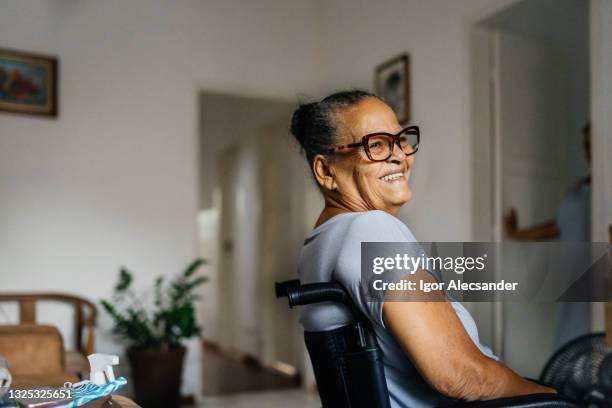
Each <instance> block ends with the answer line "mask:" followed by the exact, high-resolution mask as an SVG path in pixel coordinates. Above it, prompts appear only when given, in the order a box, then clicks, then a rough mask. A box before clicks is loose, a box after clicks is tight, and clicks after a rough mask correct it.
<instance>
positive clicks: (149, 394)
mask: <svg viewBox="0 0 612 408" xmlns="http://www.w3.org/2000/svg"><path fill="white" fill-rule="evenodd" d="M203 264H204V260H203V259H196V260H195V261H193V262H192V263H191V264H189V265H188V266H187V267H186V268H185V270H184V271H183V272H182V273H181V274H180V275H178V276H177V277H175V278H173V279H172V280H170V281H169V282H167V283H166V282H165V281H164V278H163V277H161V276H160V277H158V278H157V279H156V280H155V285H154V296H153V304H152V305H151V307H147V306H146V304H145V301H144V298H143V297H142V296H137V295H136V294H135V293H134V292H133V291H132V289H131V284H132V281H133V276H132V273H130V272H129V271H128V270H127V269H125V268H121V269H120V271H119V281H118V282H117V285H116V286H115V288H114V292H113V298H112V301H108V300H102V301H101V304H102V307H103V308H104V310H106V311H107V312H108V314H109V315H110V316H111V317H112V319H113V322H114V325H113V333H114V334H116V335H118V336H119V337H121V338H123V339H124V340H126V341H127V343H128V345H127V346H128V347H127V356H128V360H129V362H130V366H131V369H132V376H133V384H134V392H135V394H136V395H135V397H136V401H137V402H138V403H139V404H140V405H142V406H143V407H147V408H155V407H164V408H169V407H178V406H179V401H180V386H181V374H182V372H183V360H184V357H185V347H184V346H183V345H182V341H183V340H186V339H188V338H191V337H193V336H197V335H199V334H200V327H199V326H198V322H197V319H196V312H195V307H194V301H196V300H197V299H198V296H197V295H196V294H195V293H194V290H195V289H196V288H197V287H198V286H199V285H201V284H202V283H204V282H206V281H207V277H206V276H202V275H199V274H197V273H196V272H197V270H198V269H199V268H200V266H202V265H203Z"/></svg>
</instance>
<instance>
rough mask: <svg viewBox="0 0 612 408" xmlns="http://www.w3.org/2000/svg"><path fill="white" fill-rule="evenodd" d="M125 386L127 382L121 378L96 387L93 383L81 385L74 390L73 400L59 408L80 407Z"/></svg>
mask: <svg viewBox="0 0 612 408" xmlns="http://www.w3.org/2000/svg"><path fill="white" fill-rule="evenodd" d="M125 384H127V380H126V379H125V378H123V377H119V378H117V379H116V380H115V381H113V382H110V383H108V384H104V385H96V384H93V383H88V384H85V385H82V386H80V387H77V388H75V389H74V398H73V400H72V401H71V402H70V403H69V404H66V405H62V406H61V408H74V407H80V406H82V405H85V404H87V403H88V402H91V401H94V400H97V399H99V398H102V397H105V396H107V395H109V394H112V393H113V392H115V391H117V390H118V389H119V388H121V387H123V386H124V385H125Z"/></svg>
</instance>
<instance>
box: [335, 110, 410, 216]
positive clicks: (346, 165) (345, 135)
mask: <svg viewBox="0 0 612 408" xmlns="http://www.w3.org/2000/svg"><path fill="white" fill-rule="evenodd" d="M336 125H337V128H338V139H339V140H337V143H338V145H344V144H349V143H355V142H361V138H362V137H363V136H365V135H367V134H370V133H377V132H385V133H391V134H396V133H398V132H399V131H401V130H402V127H401V126H400V124H399V123H398V122H397V117H396V116H395V113H394V112H393V110H391V108H390V107H389V106H387V105H386V104H385V103H384V102H382V101H380V100H379V99H377V98H366V99H364V100H362V101H361V102H360V103H359V104H358V105H357V106H355V107H353V108H349V109H346V110H344V111H341V112H340V113H338V114H337V115H336ZM413 163H414V155H411V156H406V154H405V153H404V152H403V151H401V150H400V148H399V146H397V144H395V145H394V148H393V154H392V155H391V157H389V158H388V159H387V160H385V161H381V162H373V161H370V160H369V159H368V157H367V155H366V153H365V151H364V149H363V147H357V148H354V149H349V150H348V151H345V152H342V153H338V154H337V155H336V157H335V158H334V159H333V160H332V161H331V162H330V164H329V167H330V172H331V174H332V176H333V178H334V181H335V186H336V189H335V190H334V192H333V194H334V195H335V196H336V197H335V199H336V200H338V201H340V203H341V204H343V205H344V206H347V207H348V208H349V209H351V210H352V211H368V210H382V211H386V212H388V213H390V214H396V213H397V212H398V211H399V209H400V207H401V206H402V205H404V204H405V203H406V202H408V201H409V200H410V198H411V197H412V192H411V191H410V187H409V186H408V179H409V177H410V173H411V170H412V165H413Z"/></svg>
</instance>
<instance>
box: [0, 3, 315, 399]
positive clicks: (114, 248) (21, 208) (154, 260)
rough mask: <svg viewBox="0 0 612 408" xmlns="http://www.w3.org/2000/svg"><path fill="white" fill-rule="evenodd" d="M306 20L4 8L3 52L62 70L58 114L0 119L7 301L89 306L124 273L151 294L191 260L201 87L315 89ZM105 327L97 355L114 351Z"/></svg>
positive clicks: (198, 8) (310, 15) (225, 9)
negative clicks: (35, 298)
mask: <svg viewBox="0 0 612 408" xmlns="http://www.w3.org/2000/svg"><path fill="white" fill-rule="evenodd" d="M314 16H315V14H314V7H313V5H312V4H311V3H309V2H298V1H294V2H285V1H281V0H263V1H258V2H250V1H247V0H244V1H233V2H230V1H221V0H219V1H206V2H204V1H196V0H193V1H190V0H181V1H180V2H175V1H161V0H155V1H151V0H137V1H129V2H125V1H121V0H107V1H98V0H9V1H3V2H2V5H0V46H1V47H5V48H15V49H22V50H29V51H35V52H41V53H47V54H54V55H57V56H58V57H59V59H60V116H59V118H58V119H42V118H36V117H31V116H17V115H10V114H4V113H0V200H1V201H0V274H1V275H0V276H1V279H0V282H2V290H3V291H5V290H11V291H35V290H40V291H42V290H44V291H47V290H56V291H66V292H73V293H77V294H80V295H82V296H85V297H87V298H89V299H92V300H94V301H97V300H98V299H99V298H101V297H103V296H108V295H109V294H110V291H111V288H112V285H113V283H114V281H115V277H116V273H117V270H118V267H119V266H120V265H127V266H129V267H130V268H132V269H133V271H134V272H135V273H136V279H137V281H138V284H139V285H140V286H148V285H150V284H151V283H152V281H153V276H155V275H158V274H170V273H175V272H177V271H178V270H179V269H180V268H182V267H183V266H184V265H185V264H186V263H187V262H188V261H190V260H191V258H193V257H194V256H195V254H196V248H195V235H196V232H195V228H196V210H197V199H198V197H197V174H198V171H197V156H198V152H197V135H198V124H199V108H198V96H199V92H200V90H201V89H204V88H206V89H214V90H219V91H229V92H238V91H239V92H240V93H247V94H254V95H267V96H277V97H284V98H291V97H294V96H295V94H297V93H301V92H305V91H310V90H311V89H313V88H315V87H316V83H317V81H318V78H319V76H320V75H319V70H318V66H319V58H318V50H317V48H316V44H317V40H316V32H315V31H314V30H313V29H312V26H313V19H314ZM99 327H100V329H99V330H98V339H99V343H98V344H99V350H101V351H119V350H121V347H120V346H118V345H117V344H116V343H114V342H113V341H112V340H111V338H110V336H109V335H108V329H109V320H108V319H107V318H106V316H102V317H101V319H100V325H99ZM64 329H65V328H64ZM189 360H190V361H198V359H197V358H195V359H193V358H190V359H189ZM198 386H199V384H194V385H193V387H198Z"/></svg>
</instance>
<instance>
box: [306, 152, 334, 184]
mask: <svg viewBox="0 0 612 408" xmlns="http://www.w3.org/2000/svg"><path fill="white" fill-rule="evenodd" d="M312 171H313V172H314V176H315V179H316V180H317V183H319V185H320V186H321V187H323V188H324V189H326V190H335V189H336V188H338V185H337V184H336V180H335V179H334V173H333V170H332V168H331V166H330V163H329V160H328V159H327V158H326V157H325V156H323V155H321V154H317V155H316V156H315V157H314V159H313V163H312Z"/></svg>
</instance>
